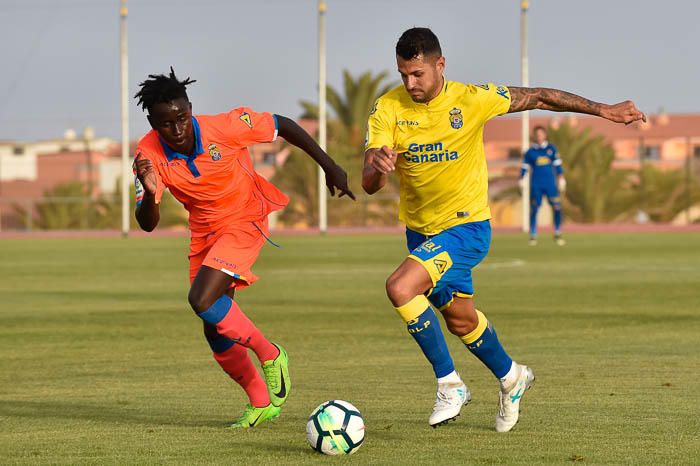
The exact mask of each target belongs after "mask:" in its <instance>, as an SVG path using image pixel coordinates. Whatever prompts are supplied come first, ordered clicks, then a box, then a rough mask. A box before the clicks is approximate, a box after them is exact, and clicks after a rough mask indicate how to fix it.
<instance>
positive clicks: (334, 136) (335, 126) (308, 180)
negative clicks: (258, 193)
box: [272, 70, 396, 225]
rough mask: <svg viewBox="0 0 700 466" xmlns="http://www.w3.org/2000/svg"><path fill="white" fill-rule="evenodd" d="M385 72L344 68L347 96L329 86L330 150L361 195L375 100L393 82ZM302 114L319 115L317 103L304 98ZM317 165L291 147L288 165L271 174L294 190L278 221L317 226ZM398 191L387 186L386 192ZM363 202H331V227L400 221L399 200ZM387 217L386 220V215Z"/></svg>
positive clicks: (309, 116) (354, 190) (290, 192)
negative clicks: (354, 73)
mask: <svg viewBox="0 0 700 466" xmlns="http://www.w3.org/2000/svg"><path fill="white" fill-rule="evenodd" d="M386 77H387V73H386V72H382V73H379V74H377V75H376V76H373V75H372V73H371V72H366V73H363V74H361V75H360V76H359V77H358V78H357V79H355V78H354V77H353V76H352V75H351V74H350V72H349V71H347V70H345V71H343V92H344V93H343V94H342V95H341V94H340V93H339V92H338V91H336V90H335V89H334V88H333V87H331V86H328V88H327V99H328V104H329V105H330V107H331V109H332V111H333V117H332V118H331V119H330V120H329V122H328V153H329V154H330V155H331V156H332V157H333V158H334V159H335V161H336V162H338V163H339V164H340V165H342V166H343V167H344V168H345V169H346V170H347V171H348V177H349V184H350V188H351V189H352V190H353V192H354V193H355V194H358V195H360V192H361V191H362V188H361V184H360V181H361V172H362V154H363V153H364V136H365V133H366V131H367V130H366V128H367V117H368V115H369V112H370V110H371V108H372V105H373V104H374V102H375V100H376V99H377V98H378V97H379V96H381V95H382V94H385V93H386V92H387V91H389V90H390V89H391V88H393V87H394V86H395V84H394V83H390V84H382V83H383V82H384V80H385V79H386ZM300 105H301V106H302V108H303V109H304V113H303V114H302V118H318V105H317V104H315V103H312V102H307V101H301V102H300ZM316 170H317V169H316V167H315V165H314V163H313V162H312V161H311V160H310V159H309V157H308V156H307V155H306V154H304V153H303V152H302V151H300V150H297V149H296V148H293V147H292V148H291V149H290V154H289V156H288V157H287V159H286V161H285V163H284V165H283V166H282V167H280V169H278V170H277V172H276V173H275V176H274V177H273V180H272V181H273V182H274V183H275V184H277V185H278V186H279V187H280V188H282V190H283V191H285V192H286V193H288V194H290V197H291V201H290V205H289V206H288V207H287V208H286V209H285V210H284V211H283V212H282V214H281V216H280V219H281V220H282V221H283V222H287V223H290V224H297V223H306V224H307V225H315V224H316V223H317V221H318V212H317V210H318V193H317V189H316ZM393 189H395V186H394V185H391V186H388V187H387V189H386V191H387V192H389V191H392V190H393ZM360 196H361V195H360ZM361 197H362V199H361V200H358V203H360V205H359V206H358V205H357V204H355V203H351V202H347V201H346V200H344V199H343V200H342V202H335V201H334V200H332V199H331V202H330V203H329V211H328V217H329V218H328V220H329V223H330V224H332V225H348V224H359V223H362V224H366V223H386V222H387V221H388V220H387V219H388V218H389V217H391V219H393V220H394V222H395V219H396V210H395V203H393V202H391V201H386V200H378V201H375V200H374V199H372V200H368V199H365V198H364V196H361ZM384 217H386V219H385V218H384Z"/></svg>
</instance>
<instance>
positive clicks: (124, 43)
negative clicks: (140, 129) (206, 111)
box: [119, 0, 132, 238]
mask: <svg viewBox="0 0 700 466" xmlns="http://www.w3.org/2000/svg"><path fill="white" fill-rule="evenodd" d="M128 12H129V10H128V9H127V7H126V0H121V7H120V8H119V16H120V20H119V23H120V24H119V38H120V43H119V55H120V58H121V60H120V63H121V88H122V89H121V107H122V108H121V113H122V189H121V191H122V236H123V237H124V238H126V237H127V236H129V180H130V179H131V173H132V172H131V166H130V164H129V50H128V39H127V31H128V29H127V24H126V18H127V15H128Z"/></svg>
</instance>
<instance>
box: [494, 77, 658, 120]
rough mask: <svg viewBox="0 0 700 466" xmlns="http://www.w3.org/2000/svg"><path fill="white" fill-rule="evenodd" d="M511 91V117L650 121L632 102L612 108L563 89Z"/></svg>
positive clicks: (514, 89) (621, 103)
mask: <svg viewBox="0 0 700 466" xmlns="http://www.w3.org/2000/svg"><path fill="white" fill-rule="evenodd" d="M508 89H509V90H510V97H511V102H510V109H509V110H508V113H514V112H522V111H524V110H535V109H537V110H550V111H552V112H575V113H585V114H588V115H595V116H599V117H602V118H605V119H606V120H610V121H613V122H615V123H624V124H626V125H628V124H630V123H633V122H635V121H639V120H643V121H647V117H646V115H645V114H644V113H642V112H641V111H640V110H639V109H638V108H637V106H636V105H634V102H632V101H631V100H625V101H624V102H619V103H617V104H613V105H609V104H603V103H599V102H594V101H592V100H588V99H586V98H584V97H581V96H578V95H576V94H572V93H570V92H566V91H561V90H559V89H548V88H546V87H516V86H513V87H508Z"/></svg>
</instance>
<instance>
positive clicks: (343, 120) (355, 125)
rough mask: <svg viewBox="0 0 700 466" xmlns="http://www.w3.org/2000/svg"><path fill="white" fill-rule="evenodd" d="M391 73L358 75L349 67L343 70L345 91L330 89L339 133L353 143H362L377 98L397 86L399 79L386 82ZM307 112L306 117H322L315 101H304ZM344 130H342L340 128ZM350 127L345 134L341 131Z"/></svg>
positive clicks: (329, 98)
mask: <svg viewBox="0 0 700 466" xmlns="http://www.w3.org/2000/svg"><path fill="white" fill-rule="evenodd" d="M387 77H388V73H387V72H386V71H383V72H381V73H379V74H377V75H376V76H372V73H371V72H370V71H367V72H365V73H362V74H361V75H360V76H358V77H357V79H355V78H353V76H352V74H350V72H349V71H348V70H343V95H341V94H340V93H339V92H338V91H337V90H335V89H334V88H333V87H332V86H330V85H329V86H328V87H327V90H326V96H327V97H326V98H327V100H328V105H330V107H331V109H332V110H333V112H334V113H335V117H336V120H337V123H339V126H338V127H337V128H334V129H336V131H335V133H336V134H335V135H334V136H335V137H341V138H342V137H343V136H344V138H345V139H346V141H347V142H348V143H349V144H350V145H352V146H358V147H359V146H362V145H363V143H364V137H365V132H366V130H367V115H368V114H369V111H370V109H371V108H372V105H373V104H374V101H375V100H376V99H377V98H378V97H379V96H381V95H383V94H385V93H387V92H388V91H389V90H391V89H392V88H394V87H395V86H396V83H395V82H391V83H388V84H382V83H383V81H384V80H385V79H386V78H387ZM300 104H301V106H302V108H303V109H304V113H303V115H302V118H312V119H318V105H317V104H315V103H313V102H308V101H303V100H302V101H301V102H300ZM338 130H340V131H338ZM343 130H344V131H346V133H345V134H338V133H342V132H343Z"/></svg>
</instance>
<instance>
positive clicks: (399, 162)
mask: <svg viewBox="0 0 700 466" xmlns="http://www.w3.org/2000/svg"><path fill="white" fill-rule="evenodd" d="M396 62H397V65H398V70H399V73H400V74H401V78H402V80H403V86H399V87H397V88H396V89H393V90H391V91H390V92H388V93H387V94H385V95H383V96H381V97H380V98H379V99H378V100H377V101H376V103H375V105H374V107H373V108H372V110H371V114H370V117H369V127H368V135H367V150H366V152H365V162H364V169H363V173H362V186H363V188H364V190H365V191H366V192H367V193H368V194H374V193H375V192H377V191H379V190H380V189H381V188H382V187H383V186H384V185H385V184H386V182H387V177H388V175H389V174H390V173H391V172H393V171H396V173H397V175H398V177H399V181H400V207H399V219H400V220H401V221H402V222H403V223H405V224H406V240H407V245H408V250H409V251H410V254H409V256H408V258H407V259H406V260H404V262H403V263H401V265H399V267H398V268H397V269H396V270H395V271H394V272H393V273H392V274H391V275H390V276H389V278H388V279H387V281H386V292H387V295H388V297H389V300H390V301H391V302H392V304H393V305H394V307H395V308H396V310H397V312H398V314H399V315H400V316H401V318H402V319H403V320H404V321H405V322H406V324H407V327H408V332H409V333H410V334H411V335H412V336H413V338H414V339H415V340H416V342H417V343H418V345H419V346H420V348H421V350H422V351H423V354H424V355H425V357H426V358H427V359H428V361H429V362H430V364H431V365H432V367H433V370H434V372H435V376H436V378H437V399H436V401H435V406H434V407H433V411H432V414H431V415H430V417H429V420H428V422H429V424H430V425H431V426H433V427H436V426H439V425H442V424H445V423H447V422H448V421H450V420H452V419H454V418H456V417H457V416H458V415H459V413H460V411H461V409H462V406H464V405H466V404H467V403H468V402H469V401H470V399H471V395H470V393H469V389H468V388H467V387H466V385H465V384H464V382H463V381H462V379H461V378H460V376H459V374H458V373H457V372H456V371H455V369H454V364H453V362H452V357H451V356H450V353H449V351H448V349H447V345H446V343H445V338H444V336H443V334H442V332H441V330H440V325H439V322H438V320H437V316H436V314H435V312H434V311H433V309H432V307H434V308H435V309H437V310H439V311H440V312H441V313H442V315H443V317H444V319H445V322H446V324H447V328H448V329H449V331H450V332H451V333H452V334H454V335H456V336H457V337H459V338H460V339H461V340H462V341H463V342H464V344H465V345H466V347H467V349H468V350H469V351H470V352H471V353H472V354H474V355H475V356H476V357H477V358H478V359H479V360H480V361H481V362H482V363H483V364H485V365H486V366H487V367H488V368H489V369H490V370H491V372H492V373H493V374H494V375H495V376H496V378H497V379H498V380H499V382H500V391H499V407H498V414H497V415H496V430H497V431H498V432H508V431H509V430H511V429H512V428H513V426H515V424H516V423H517V422H518V416H519V409H520V402H521V399H522V396H523V393H524V392H525V391H526V390H527V389H528V388H529V387H530V386H531V384H532V383H533V381H534V379H535V376H534V374H533V372H532V370H531V369H530V368H529V367H527V366H525V365H523V364H518V363H516V362H515V361H513V360H512V359H511V357H510V356H509V355H508V353H506V351H505V350H504V348H503V346H502V345H501V343H500V342H499V340H498V337H497V336H496V331H495V329H494V326H493V323H492V322H490V321H489V320H487V318H486V316H484V314H483V313H482V312H481V311H479V310H477V309H476V308H475V307H474V299H473V296H474V286H473V284H472V277H471V269H472V268H474V267H475V266H476V265H477V264H478V263H479V262H481V261H482V260H483V259H484V257H485V256H486V254H487V252H488V250H489V246H490V243H491V227H490V223H489V219H490V218H491V212H490V211H489V206H488V172H487V168H486V159H485V156H484V147H483V140H482V139H483V137H482V135H483V130H484V124H485V123H486V122H487V121H488V120H490V119H491V118H493V117H495V116H498V115H502V114H505V113H513V112H519V111H523V110H532V109H542V110H552V111H570V112H578V113H587V114H591V115H597V116H601V117H603V118H606V119H608V120H611V121H614V122H619V123H625V124H629V123H632V122H634V121H637V120H645V119H646V117H645V115H644V114H643V113H642V112H640V111H639V110H638V109H637V108H636V106H635V105H634V104H633V103H632V102H630V101H625V102H621V103H618V104H615V105H606V104H601V103H597V102H592V101H590V100H588V99H585V98H582V97H579V96H576V95H573V94H570V93H568V92H564V91H560V90H556V89H545V88H522V87H512V86H508V87H506V86H499V85H496V84H492V83H488V84H480V85H476V84H463V83H461V82H455V81H448V80H447V79H445V77H444V75H443V72H444V69H445V57H443V56H442V51H441V49H440V43H439V41H438V38H437V37H436V36H435V34H433V32H432V31H430V29H426V28H412V29H409V30H407V31H406V32H404V33H403V35H402V36H401V38H400V39H399V41H398V43H397V44H396ZM431 306H432V307H431Z"/></svg>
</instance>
